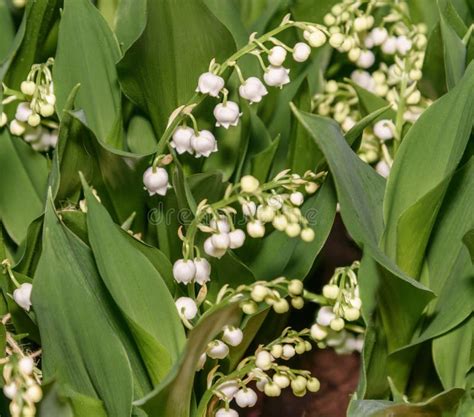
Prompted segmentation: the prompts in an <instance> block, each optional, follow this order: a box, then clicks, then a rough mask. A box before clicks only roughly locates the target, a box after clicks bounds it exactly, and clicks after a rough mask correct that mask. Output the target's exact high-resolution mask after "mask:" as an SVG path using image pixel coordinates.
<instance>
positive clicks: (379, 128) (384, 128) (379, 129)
mask: <svg viewBox="0 0 474 417" xmlns="http://www.w3.org/2000/svg"><path fill="white" fill-rule="evenodd" d="M373 130H374V135H375V136H377V137H378V138H379V139H381V140H389V139H392V138H393V135H394V132H395V125H394V124H393V122H392V121H391V120H388V119H383V120H379V121H378V122H377V123H375V125H374V129H373Z"/></svg>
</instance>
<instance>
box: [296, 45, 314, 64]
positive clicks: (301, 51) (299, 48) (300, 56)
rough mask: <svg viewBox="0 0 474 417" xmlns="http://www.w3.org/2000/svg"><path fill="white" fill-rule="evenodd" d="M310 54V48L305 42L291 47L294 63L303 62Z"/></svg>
mask: <svg viewBox="0 0 474 417" xmlns="http://www.w3.org/2000/svg"><path fill="white" fill-rule="evenodd" d="M310 54H311V47H310V46H309V45H308V44H307V43H305V42H298V43H297V44H296V45H295V46H294V47H293V59H294V60H295V61H296V62H305V61H306V60H307V59H308V58H309V56H310Z"/></svg>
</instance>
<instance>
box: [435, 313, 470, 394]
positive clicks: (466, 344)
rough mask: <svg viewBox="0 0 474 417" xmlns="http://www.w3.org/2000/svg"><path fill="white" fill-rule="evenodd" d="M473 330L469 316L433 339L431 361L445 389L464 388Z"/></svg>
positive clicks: (468, 368) (468, 367) (468, 366)
mask: <svg viewBox="0 0 474 417" xmlns="http://www.w3.org/2000/svg"><path fill="white" fill-rule="evenodd" d="M473 330H474V317H473V316H471V317H470V318H468V319H467V320H465V321H464V322H463V323H462V324H460V325H459V326H458V327H456V328H455V329H453V330H451V331H450V332H449V333H446V334H445V335H443V336H441V337H438V338H436V339H434V340H433V361H434V364H435V367H436V371H437V372H438V375H439V377H440V379H441V382H442V383H443V387H444V388H445V389H449V388H455V387H457V388H466V376H467V373H468V371H469V370H470V369H471V366H472V364H471V352H472V349H473V347H474V346H473V340H474V332H473Z"/></svg>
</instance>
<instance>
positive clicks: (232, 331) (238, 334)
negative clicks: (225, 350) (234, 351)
mask: <svg viewBox="0 0 474 417" xmlns="http://www.w3.org/2000/svg"><path fill="white" fill-rule="evenodd" d="M243 339H244V334H243V332H242V330H241V329H239V328H238V327H228V326H226V327H225V328H224V334H223V335H222V340H223V341H224V342H225V343H227V344H228V345H229V346H239V345H240V344H241V343H242V340H243Z"/></svg>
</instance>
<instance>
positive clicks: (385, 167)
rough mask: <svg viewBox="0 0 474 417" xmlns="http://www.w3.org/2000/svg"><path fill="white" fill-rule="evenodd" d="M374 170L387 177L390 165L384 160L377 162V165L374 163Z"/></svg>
mask: <svg viewBox="0 0 474 417" xmlns="http://www.w3.org/2000/svg"><path fill="white" fill-rule="evenodd" d="M375 170H376V171H377V173H378V174H379V175H381V176H382V177H384V178H388V176H389V175H390V165H389V164H387V163H386V162H385V161H379V162H377V165H375Z"/></svg>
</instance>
